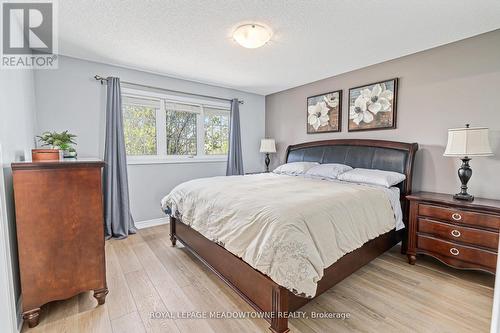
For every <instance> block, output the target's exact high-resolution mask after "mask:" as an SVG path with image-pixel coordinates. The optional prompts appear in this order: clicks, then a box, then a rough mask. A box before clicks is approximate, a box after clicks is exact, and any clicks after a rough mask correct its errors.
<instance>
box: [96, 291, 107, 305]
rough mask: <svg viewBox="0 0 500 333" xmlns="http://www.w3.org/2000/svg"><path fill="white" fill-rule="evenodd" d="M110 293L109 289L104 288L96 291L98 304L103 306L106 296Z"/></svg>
mask: <svg viewBox="0 0 500 333" xmlns="http://www.w3.org/2000/svg"><path fill="white" fill-rule="evenodd" d="M108 293H109V291H108V288H102V289H97V290H94V297H95V299H96V300H97V304H99V305H103V304H104V302H105V301H106V295H107V294H108Z"/></svg>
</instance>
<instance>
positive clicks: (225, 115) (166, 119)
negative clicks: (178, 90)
mask: <svg viewBox="0 0 500 333" xmlns="http://www.w3.org/2000/svg"><path fill="white" fill-rule="evenodd" d="M122 94H123V125H124V134H125V145H126V151H127V156H128V160H129V162H130V163H148V162H160V163H161V162H169V161H171V162H178V161H193V162H194V161H206V160H209V161H213V160H221V161H222V160H223V161H225V160H226V155H227V153H228V147H229V121H230V118H229V117H230V111H229V103H218V102H212V101H206V100H200V99H195V98H186V97H179V96H168V95H164V94H158V93H152V92H146V91H140V90H133V89H127V88H124V89H123V93H122ZM188 159H189V160H188Z"/></svg>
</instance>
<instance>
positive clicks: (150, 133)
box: [123, 97, 159, 155]
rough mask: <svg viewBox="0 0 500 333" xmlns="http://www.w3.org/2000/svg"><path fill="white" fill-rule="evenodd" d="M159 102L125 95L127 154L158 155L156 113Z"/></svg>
mask: <svg viewBox="0 0 500 333" xmlns="http://www.w3.org/2000/svg"><path fill="white" fill-rule="evenodd" d="M158 109H159V103H156V104H155V103H154V102H153V101H151V100H146V99H139V98H130V97H124V99H123V132H124V134H125V148H126V151H127V155H156V153H157V149H156V113H157V111H158Z"/></svg>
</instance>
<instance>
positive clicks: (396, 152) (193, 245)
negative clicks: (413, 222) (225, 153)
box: [163, 140, 418, 333]
mask: <svg viewBox="0 0 500 333" xmlns="http://www.w3.org/2000/svg"><path fill="white" fill-rule="evenodd" d="M417 149H418V145H417V144H416V143H402V142H393V141H382V140H328V141H316V142H308V143H302V144H298V145H292V146H289V147H288V149H287V153H286V162H287V163H291V162H318V163H341V164H347V165H350V166H352V167H354V168H365V169H377V170H385V171H395V172H398V173H402V174H404V175H405V176H406V179H405V180H404V181H403V182H401V183H399V184H397V187H398V189H399V191H398V193H399V203H400V207H401V220H402V222H403V227H402V228H401V227H398V228H397V227H396V226H397V218H395V215H394V214H392V217H391V216H389V214H388V213H387V212H388V211H390V212H394V210H392V209H391V205H393V203H389V201H390V200H387V198H388V197H389V194H388V192H387V191H386V192H384V193H383V192H382V191H381V190H380V189H378V188H372V187H369V186H362V185H356V184H345V183H343V182H338V183H336V184H333V183H328V181H326V180H318V179H302V178H300V177H293V176H282V175H274V174H264V175H253V176H236V177H225V178H220V179H216V178H214V179H205V180H197V181H193V183H192V184H186V185H182V184H181V185H180V186H179V189H176V190H174V191H172V192H171V194H169V196H167V197H166V198H169V200H170V202H172V201H175V202H176V203H177V205H178V206H183V207H184V210H183V211H182V214H179V209H178V207H177V208H175V209H174V210H173V211H169V214H170V239H171V241H172V245H173V246H175V245H176V241H177V240H179V241H180V242H181V243H182V244H184V246H185V247H186V248H187V249H188V250H190V251H191V252H192V253H193V254H194V255H195V256H196V257H197V258H199V259H200V260H201V261H202V262H204V263H205V264H206V265H207V266H208V267H209V268H210V269H211V270H212V271H213V272H215V274H217V275H218V276H219V277H220V278H221V279H222V280H223V281H224V282H225V283H227V284H228V285H229V286H230V287H231V288H232V289H233V290H234V291H235V292H236V293H238V294H239V295H240V296H241V297H242V298H243V299H244V300H245V301H247V302H248V303H249V304H250V305H251V306H252V307H253V308H254V309H255V310H257V311H259V312H262V313H263V318H264V319H266V320H267V321H269V322H270V324H271V327H270V329H271V330H272V331H273V332H277V333H282V332H287V331H288V316H289V314H290V313H292V312H294V311H296V310H298V309H299V308H300V307H302V306H303V305H305V304H306V303H307V302H309V301H310V300H311V299H313V298H314V297H317V296H319V295H320V294H321V293H323V292H324V291H326V290H328V289H329V288H330V287H332V286H333V285H335V284H336V283H338V282H339V281H341V280H342V279H344V278H345V277H347V276H349V275H350V274H352V273H353V272H354V271H356V270H357V269H359V268H360V267H362V266H363V265H365V264H367V263H368V262H370V261H371V260H373V259H374V258H376V257H377V256H379V255H380V254H382V253H384V252H385V251H387V250H388V249H390V248H391V247H393V246H394V245H395V244H397V243H398V242H400V241H402V247H401V248H402V252H405V251H406V237H405V235H406V232H405V230H406V228H405V227H406V226H407V225H408V208H409V206H408V202H407V200H406V198H405V197H406V195H408V194H410V193H411V186H412V175H413V160H414V156H415V153H416V151H417ZM261 183H262V184H261ZM263 186H265V187H268V188H269V189H272V190H270V191H264V190H263ZM306 186H307V187H306ZM183 188H184V189H185V191H184V192H183V191H182V189H183ZM188 189H189V190H190V192H189V191H188ZM238 189H239V190H240V192H238ZM301 189H302V190H301ZM254 191H255V192H256V193H257V192H258V191H260V192H258V195H256V194H255V193H252V192H254ZM172 193H175V194H176V195H177V197H176V198H175V200H173V199H172ZM266 193H267V194H266ZM269 193H271V194H269ZM275 193H280V194H281V196H280V198H273V195H274V194H275ZM188 194H189V195H188ZM302 194H303V198H301V195H302ZM235 196H238V197H239V199H238V200H231V198H232V197H235ZM330 197H331V198H333V199H332V200H329V198H330ZM397 199H398V198H397V197H396V201H397ZM190 200H191V201H192V202H189V201H190ZM393 200H394V199H393ZM167 201H168V200H167ZM270 201H271V202H272V205H271V206H269V205H268V204H266V202H267V203H268V202H270ZM352 202H355V203H356V205H352V208H350V207H351V206H349V204H350V203H352ZM189 203H190V204H189ZM163 204H165V202H163ZM171 205H172V204H171ZM301 205H302V206H301ZM261 207H266V209H261ZM269 207H271V208H269ZM311 207H312V208H311ZM376 207H380V208H376ZM398 207H399V205H398ZM306 208H308V209H306ZM334 208H335V209H334ZM329 210H331V212H334V213H331V212H330V211H329ZM316 212H317V213H316ZM354 217H356V219H354ZM328 219H330V220H335V221H336V222H335V223H331V221H328V222H327V221H326V220H328ZM349 219H353V221H356V223H351V221H349ZM205 220H206V221H222V222H220V223H218V224H216V223H215V222H214V223H209V222H207V223H205V222H204V221H205ZM395 222H396V224H394V223H395ZM349 223H351V224H350V225H349ZM331 226H334V229H335V230H332V231H331V232H330V231H326V230H327V229H325V228H328V227H331ZM323 230H325V231H323ZM351 235H352V238H353V241H348V240H349V237H350V236H351ZM330 236H331V241H330V238H328V237H330ZM275 244H279V247H278V245H275ZM297 244H298V245H297ZM280 249H281V252H280ZM297 249H298V250H297ZM267 253H273V256H271V257H269V256H267V255H266V254H267ZM278 253H281V255H278ZM287 256H288V257H287ZM288 261H290V262H288ZM294 270H295V271H294ZM298 277H300V278H298Z"/></svg>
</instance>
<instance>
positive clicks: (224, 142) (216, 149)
mask: <svg viewBox="0 0 500 333" xmlns="http://www.w3.org/2000/svg"><path fill="white" fill-rule="evenodd" d="M204 111H205V120H204V126H205V154H207V155H227V152H228V148H229V113H228V112H227V111H224V110H221V109H215V108H208V107H207V108H205V110H204Z"/></svg>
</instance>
